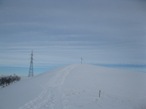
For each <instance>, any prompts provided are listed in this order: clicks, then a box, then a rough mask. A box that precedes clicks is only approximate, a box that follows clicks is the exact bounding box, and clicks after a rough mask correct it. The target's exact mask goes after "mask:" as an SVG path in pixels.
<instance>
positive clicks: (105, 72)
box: [0, 65, 146, 109]
mask: <svg viewBox="0 0 146 109" xmlns="http://www.w3.org/2000/svg"><path fill="white" fill-rule="evenodd" d="M100 91H101V92H100ZM99 92H100V95H99ZM145 104H146V74H145V73H140V72H130V71H126V70H119V69H112V68H106V67H97V66H93V65H69V66H67V67H64V68H61V69H58V70H56V71H52V72H48V73H44V74H41V75H38V76H36V77H33V78H30V79H24V80H22V81H20V82H17V83H15V84H12V85H10V86H8V87H6V88H1V89H0V109H146V105H145Z"/></svg>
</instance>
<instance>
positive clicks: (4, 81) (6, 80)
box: [0, 75, 21, 87]
mask: <svg viewBox="0 0 146 109" xmlns="http://www.w3.org/2000/svg"><path fill="white" fill-rule="evenodd" d="M20 79H21V78H20V77H19V76H17V75H13V76H12V75H10V76H0V86H2V87H5V86H7V85H10V84H11V83H13V82H16V81H19V80H20Z"/></svg>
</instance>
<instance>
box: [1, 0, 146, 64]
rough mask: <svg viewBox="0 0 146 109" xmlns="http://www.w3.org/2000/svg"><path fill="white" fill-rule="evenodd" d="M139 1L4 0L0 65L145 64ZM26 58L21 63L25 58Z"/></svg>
mask: <svg viewBox="0 0 146 109" xmlns="http://www.w3.org/2000/svg"><path fill="white" fill-rule="evenodd" d="M143 5H144V4H143V3H142V1H138V0H128V1H127V0H122V1H121V0H110V1H108V0H78V1H77V0H74V1H71V0H70V1H69V0H61V1H59V0H49V1H48V0H43V1H40V0H25V1H24V0H13V1H12V0H5V1H2V3H1V4H0V6H1V7H0V17H1V21H0V60H1V62H0V65H10V64H11V65H14V64H15V66H27V64H28V62H29V55H30V51H31V50H32V49H33V50H34V52H35V62H36V66H42V65H44V66H45V65H51V64H54V65H55V64H67V63H78V62H79V60H80V57H81V56H83V57H84V60H85V61H86V63H139V64H141V63H145V62H146V58H145V55H146V51H145V49H146V48H145V46H146V43H145V41H146V22H145V19H146V14H145V11H144V7H143ZM22 60H23V62H22Z"/></svg>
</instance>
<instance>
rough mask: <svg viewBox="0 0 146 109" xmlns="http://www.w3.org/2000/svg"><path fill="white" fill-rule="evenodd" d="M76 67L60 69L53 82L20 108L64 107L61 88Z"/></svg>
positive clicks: (43, 108)
mask: <svg viewBox="0 0 146 109" xmlns="http://www.w3.org/2000/svg"><path fill="white" fill-rule="evenodd" d="M74 67H75V66H68V67H66V68H64V69H62V70H61V71H59V72H58V73H57V74H58V75H57V76H55V77H54V78H53V79H52V82H51V81H49V82H48V86H47V87H46V88H44V89H43V90H42V92H41V93H40V94H39V95H38V96H37V97H36V98H34V99H33V100H31V101H29V102H28V103H26V104H25V105H24V106H22V107H20V108H19V109H63V104H62V93H61V88H62V85H63V84H64V81H65V79H66V77H67V76H68V75H69V73H70V72H71V70H72V69H73V68H74ZM50 82H51V84H50Z"/></svg>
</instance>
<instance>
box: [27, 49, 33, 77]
mask: <svg viewBox="0 0 146 109" xmlns="http://www.w3.org/2000/svg"><path fill="white" fill-rule="evenodd" d="M28 77H33V51H32V52H31V58H30V67H29V74H28Z"/></svg>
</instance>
